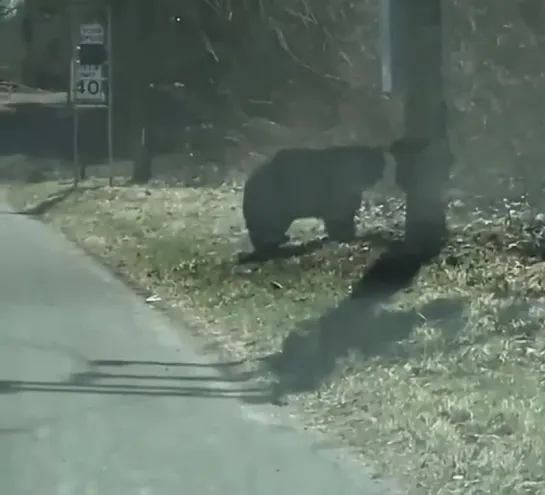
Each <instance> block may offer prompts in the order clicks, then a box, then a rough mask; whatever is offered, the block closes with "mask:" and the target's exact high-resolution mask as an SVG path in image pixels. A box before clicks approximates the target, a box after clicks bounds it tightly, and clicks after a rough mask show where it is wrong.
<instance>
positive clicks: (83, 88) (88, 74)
mask: <svg viewBox="0 0 545 495" xmlns="http://www.w3.org/2000/svg"><path fill="white" fill-rule="evenodd" d="M102 69H103V68H102V67H101V66H98V67H86V66H80V65H76V66H75V67H74V79H73V81H74V85H73V88H72V97H73V100H72V101H73V102H74V103H76V104H78V103H81V104H91V105H93V104H94V105H105V104H106V103H107V97H106V92H105V91H104V83H105V78H104V76H103V72H102Z"/></svg>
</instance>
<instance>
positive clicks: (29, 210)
mask: <svg viewBox="0 0 545 495" xmlns="http://www.w3.org/2000/svg"><path fill="white" fill-rule="evenodd" d="M101 188H103V186H96V185H95V186H78V187H74V186H70V187H67V188H65V189H63V190H62V191H59V192H56V193H54V194H50V195H49V196H48V197H47V198H45V199H43V200H41V201H40V202H38V203H36V204H34V205H31V206H28V207H26V208H24V209H22V210H19V211H15V212H14V214H16V215H26V216H31V217H40V216H42V215H45V214H46V213H47V212H48V211H50V210H51V209H53V208H54V207H55V206H57V205H58V204H60V203H62V202H63V201H65V200H67V199H68V198H69V197H71V196H73V195H75V194H78V195H80V194H82V193H83V192H85V191H94V190H96V189H101Z"/></svg>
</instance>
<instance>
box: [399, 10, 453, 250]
mask: <svg viewBox="0 0 545 495" xmlns="http://www.w3.org/2000/svg"><path fill="white" fill-rule="evenodd" d="M441 1H442V0H407V5H406V8H407V10H406V22H407V31H406V32H407V33H408V36H407V39H406V40H403V41H404V42H405V43H407V45H406V47H405V50H406V51H405V53H406V54H407V58H408V64H407V93H406V99H405V137H404V140H406V141H407V142H408V143H411V142H414V143H416V145H415V146H413V147H412V149H410V150H409V151H408V152H407V153H405V154H404V155H403V156H401V157H396V161H397V169H396V175H397V182H398V184H399V185H400V187H401V188H402V189H403V190H404V191H405V193H406V198H407V205H406V223H405V238H406V241H407V242H408V243H409V244H411V245H413V246H414V247H415V248H416V249H418V250H420V251H426V252H435V251H437V250H438V249H440V248H441V246H442V245H443V243H444V241H445V238H446V235H447V221H446V204H445V201H444V188H445V185H446V183H447V181H448V178H449V174H450V168H451V165H452V161H453V160H452V155H451V152H450V147H449V143H448V137H447V110H446V108H447V107H446V103H445V95H444V84H443V70H442V69H443V43H442V37H443V36H442V35H443V33H442V18H441V17H442V16H441V14H442V9H441Z"/></svg>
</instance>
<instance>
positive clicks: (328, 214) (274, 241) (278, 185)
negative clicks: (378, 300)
mask: <svg viewBox="0 0 545 495" xmlns="http://www.w3.org/2000/svg"><path fill="white" fill-rule="evenodd" d="M389 149H390V148H389V147H369V146H335V147H331V148H326V149H302V148H293V149H285V150H281V151H279V152H278V153H276V155H274V157H273V158H272V159H271V160H269V161H268V162H266V163H264V164H262V165H261V166H259V167H258V168H257V169H255V170H254V171H253V172H252V173H251V174H250V176H249V177H248V179H247V181H246V184H245V186H244V198H243V204H242V212H243V215H244V220H245V222H246V227H247V229H248V234H249V237H250V240H251V241H252V244H253V246H254V249H255V250H256V251H262V250H271V249H275V248H277V247H279V246H280V245H282V244H284V243H286V242H287V241H288V240H289V237H288V236H287V235H286V231H287V230H288V228H289V227H290V225H291V224H292V222H293V221H294V220H297V219H302V218H318V219H321V220H323V221H324V224H325V228H326V231H327V235H328V237H329V238H330V239H331V240H335V241H339V242H347V241H350V240H352V239H354V237H355V235H356V226H355V216H356V213H357V212H358V210H359V208H360V206H361V196H362V192H363V190H364V189H367V188H369V187H372V186H373V185H375V184H376V183H377V182H378V181H379V180H380V179H381V178H382V176H383V174H384V168H385V165H386V157H385V152H387V151H389Z"/></svg>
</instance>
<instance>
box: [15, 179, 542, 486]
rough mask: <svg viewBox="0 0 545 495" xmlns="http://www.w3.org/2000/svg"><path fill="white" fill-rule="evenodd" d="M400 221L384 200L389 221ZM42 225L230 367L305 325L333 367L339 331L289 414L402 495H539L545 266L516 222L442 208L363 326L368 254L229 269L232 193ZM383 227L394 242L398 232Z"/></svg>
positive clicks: (133, 201) (82, 202) (86, 199)
mask: <svg viewBox="0 0 545 495" xmlns="http://www.w3.org/2000/svg"><path fill="white" fill-rule="evenodd" d="M51 188H52V185H51V184H49V185H47V184H44V185H36V186H29V187H28V188H23V189H21V188H17V189H13V191H12V195H11V196H12V199H13V201H14V202H15V203H18V204H19V205H21V204H24V203H25V201H26V200H25V197H28V195H29V194H30V195H32V196H33V198H34V199H36V196H40V194H42V195H47V194H49V192H48V193H45V192H44V191H46V190H50V189H51ZM40 190H41V191H42V193H40V192H39V191H40ZM379 203H380V202H374V203H373V202H370V203H368V204H367V210H366V211H364V212H362V219H361V222H362V229H365V230H367V231H369V230H373V229H375V230H376V229H378V230H381V229H382V231H384V230H385V227H380V225H381V223H383V222H384V220H383V215H384V213H383V212H384V210H385V208H382V207H381V205H380V204H379ZM519 207H520V208H522V206H520V205H519ZM397 210H398V207H397V206H396V203H395V201H394V200H392V201H390V204H389V207H388V211H394V212H395V211H397ZM461 210H463V211H461ZM46 219H47V220H48V221H50V222H51V223H53V224H54V225H55V226H57V227H58V228H60V229H61V230H62V231H63V232H65V233H66V235H67V236H68V237H69V238H71V239H73V240H75V241H76V242H78V243H79V244H80V245H81V246H82V247H84V248H85V249H87V250H88V251H90V252H92V253H94V254H98V255H100V256H101V257H102V258H103V259H105V260H107V261H108V262H109V263H113V264H114V265H115V266H117V267H118V268H119V269H120V270H122V271H123V273H124V274H125V276H127V277H129V278H130V280H132V281H133V282H135V283H137V284H138V285H139V286H141V287H144V288H147V289H149V290H151V291H153V292H154V293H156V294H158V295H159V296H160V297H161V298H162V299H163V300H164V301H166V302H168V303H169V304H170V305H171V306H174V307H177V308H179V309H180V310H183V311H184V313H185V314H186V315H187V314H189V315H190V316H191V317H192V319H193V320H195V321H197V322H198V323H199V324H200V328H201V331H202V332H203V333H204V334H205V335H207V336H208V337H209V338H212V339H214V341H215V342H217V343H219V344H221V345H222V346H223V347H224V348H225V349H227V350H228V351H229V352H230V353H232V354H233V355H234V357H243V358H247V359H249V360H252V359H255V358H257V357H260V356H263V355H266V354H270V353H273V352H276V351H279V350H280V349H281V348H282V347H283V346H284V347H286V345H287V344H286V338H287V337H288V335H294V334H296V333H297V330H298V329H301V327H302V326H303V327H304V329H305V331H306V333H305V332H300V333H301V335H302V336H301V337H300V341H301V342H303V344H302V345H303V347H305V346H306V352H308V353H310V354H312V353H313V352H315V348H314V347H313V346H314V345H315V344H316V337H314V339H313V335H314V336H316V335H320V333H319V331H320V330H324V329H327V330H328V335H329V336H330V337H331V338H332V339H333V340H331V342H330V343H331V345H332V352H333V347H335V345H336V343H335V341H334V339H335V336H336V335H338V338H339V340H341V339H342V338H344V335H345V333H346V328H348V327H352V330H353V331H352V332H351V335H356V337H357V338H356V339H355V340H354V342H352V344H353V345H351V346H349V349H348V353H345V354H344V355H343V356H342V357H340V358H339V359H337V362H336V365H335V367H334V368H332V369H331V370H330V373H329V374H328V375H327V376H326V377H325V378H324V379H323V380H322V381H321V382H320V383H319V384H318V385H316V388H315V389H314V390H306V391H300V392H298V393H295V394H293V395H291V396H290V401H291V402H292V404H293V405H294V406H295V407H297V408H298V410H299V411H300V413H301V414H302V415H303V416H304V417H305V418H306V420H307V421H308V422H309V423H310V424H312V425H313V426H314V427H316V428H320V429H324V430H327V431H329V432H335V433H336V434H338V435H341V436H342V437H344V438H345V439H346V440H347V441H348V442H349V443H351V444H352V445H354V446H356V447H358V448H360V449H361V452H362V453H363V454H364V455H365V456H366V457H367V458H371V459H373V458H374V459H375V460H376V462H377V463H378V465H379V466H380V467H381V469H382V471H383V472H384V473H385V474H390V475H395V476H397V477H400V478H403V479H404V480H405V481H407V483H408V484H409V485H410V488H409V491H411V492H414V493H434V494H447V493H448V494H452V493H459V494H485V493H486V494H488V493H498V494H538V493H543V490H545V330H544V328H545V325H544V324H545V291H544V289H545V263H543V262H542V261H541V259H540V258H539V252H540V250H541V247H540V246H539V245H538V244H539V238H538V237H536V235H537V234H536V235H534V236H532V235H530V234H528V232H529V231H528V230H523V229H522V225H523V224H522V223H521V222H522V221H519V220H517V218H515V217H514V216H513V215H511V216H510V217H509V219H506V217H505V216H504V215H503V214H502V213H501V212H498V211H496V212H495V213H494V212H492V213H490V212H483V211H481V210H478V209H474V208H469V207H467V208H465V209H464V208H462V209H460V208H459V207H458V208H457V209H456V208H454V207H453V209H452V211H451V223H452V225H453V236H452V240H451V242H450V244H449V246H448V247H447V248H446V249H445V251H444V253H443V254H442V255H441V256H440V257H439V258H438V259H437V260H435V261H433V262H432V263H430V264H429V265H427V266H425V267H424V268H423V269H422V270H421V271H420V273H419V274H418V277H417V278H416V280H415V281H414V283H413V284H412V285H411V286H410V287H408V288H406V289H405V290H402V291H400V292H399V293H397V294H396V295H394V296H392V297H391V298H390V299H388V300H387V301H383V302H382V303H381V304H380V305H378V307H376V308H373V310H372V311H363V310H362V305H363V302H361V301H357V300H356V301H353V302H352V303H350V304H348V305H347V303H346V301H345V302H342V301H343V300H344V299H345V297H346V295H347V294H348V293H349V291H350V286H351V284H352V283H354V282H356V281H357V280H358V278H359V277H360V276H361V275H362V273H363V271H364V268H365V267H366V266H368V265H369V264H370V263H371V262H372V261H373V260H374V259H376V257H377V252H376V247H375V246H376V244H374V243H372V242H370V241H365V240H362V241H361V242H359V243H354V244H352V245H332V244H330V245H327V244H326V245H324V246H322V247H321V248H320V249H318V250H317V251H315V252H313V253H310V254H305V255H302V256H297V257H294V258H290V259H284V260H274V261H268V262H265V263H262V264H246V265H240V264H238V263H237V262H236V254H237V252H238V251H239V250H240V249H241V248H247V247H248V243H247V240H246V239H245V235H244V229H243V221H242V216H241V213H240V192H239V191H236V190H232V189H229V188H227V187H226V188H220V189H206V188H199V189H183V188H171V189H168V188H163V189H161V188H149V189H146V188H137V187H127V188H102V189H98V190H89V191H84V192H82V193H81V194H79V195H74V196H72V197H69V198H67V199H66V200H65V201H64V202H62V203H59V204H58V205H56V206H55V207H54V209H52V210H51V211H50V212H49V213H47V215H46ZM483 219H488V220H487V221H486V222H485V221H484V220H483ZM388 225H390V226H392V225H393V226H394V227H395V228H397V227H399V225H400V219H399V218H397V217H395V218H394V217H392V219H390V220H389V221H388ZM394 230H395V229H394ZM320 231H321V227H320V226H319V225H318V224H316V223H315V222H301V223H299V224H297V225H296V226H294V228H293V234H294V236H295V237H297V238H300V239H308V238H312V237H315V236H316V235H317V234H319V233H320ZM394 234H395V232H394ZM398 234H399V232H398ZM379 237H380V236H379ZM335 308H336V309H335ZM302 322H306V323H304V324H303V325H302ZM354 330H355V331H354ZM288 340H289V339H288ZM296 350H297V349H296ZM299 352H301V354H300V357H299V358H298V357H297V356H295V358H294V361H295V362H293V363H292V367H293V368H294V369H295V370H296V371H305V369H304V368H305V367H306V366H309V367H310V366H311V364H312V359H313V358H312V357H311V358H310V360H309V358H308V356H305V355H304V352H305V349H303V348H299ZM316 359H318V358H316V356H314V360H316ZM318 364H319V363H318ZM298 367H299V368H298ZM297 368H298V369H297ZM307 371H308V370H307Z"/></svg>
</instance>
